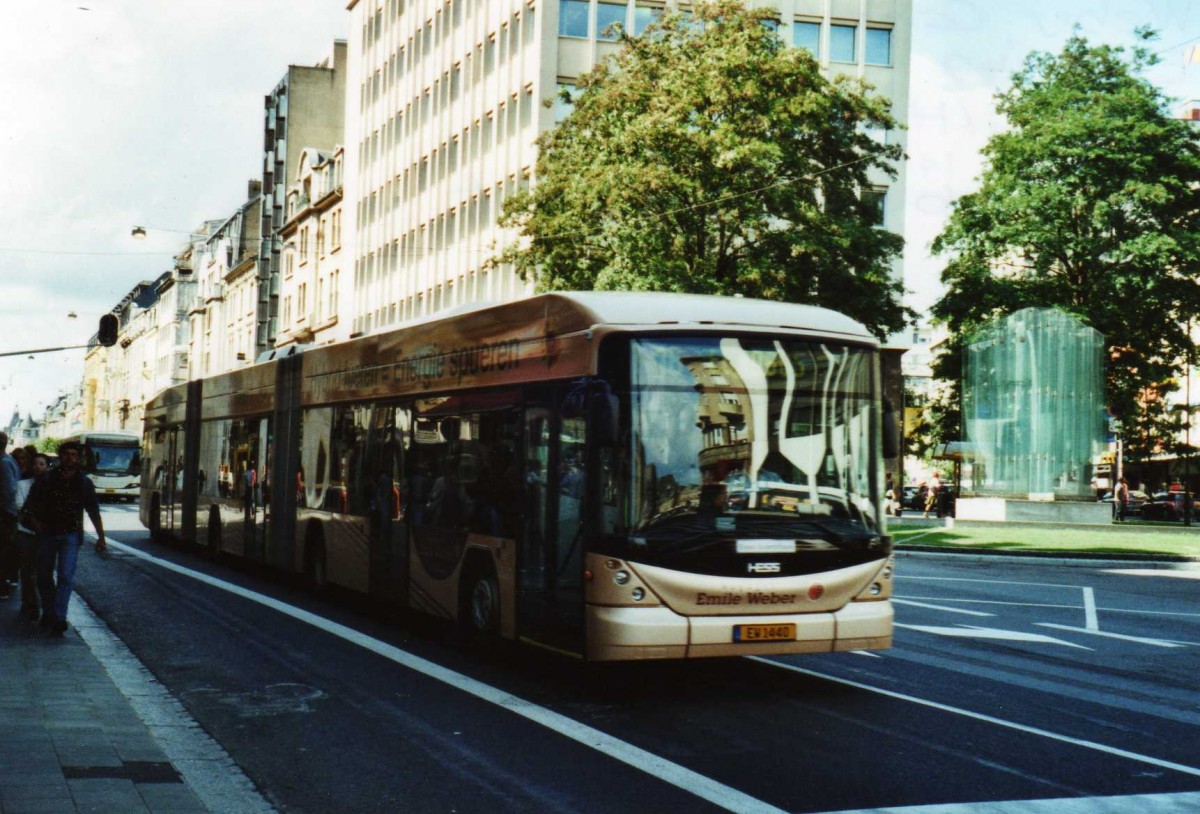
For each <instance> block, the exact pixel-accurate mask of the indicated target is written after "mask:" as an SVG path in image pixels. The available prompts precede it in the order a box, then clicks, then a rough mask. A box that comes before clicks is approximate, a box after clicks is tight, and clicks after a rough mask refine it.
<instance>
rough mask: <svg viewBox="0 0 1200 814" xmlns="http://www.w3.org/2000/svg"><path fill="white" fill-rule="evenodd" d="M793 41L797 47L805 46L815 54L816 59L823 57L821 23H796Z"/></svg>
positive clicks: (793, 26)
mask: <svg viewBox="0 0 1200 814" xmlns="http://www.w3.org/2000/svg"><path fill="white" fill-rule="evenodd" d="M792 43H793V44H794V45H795V46H796V47H797V48H803V49H804V50H806V51H808V52H809V53H810V54H812V55H813V58H814V59H820V58H821V24H820V23H794V24H793V25H792Z"/></svg>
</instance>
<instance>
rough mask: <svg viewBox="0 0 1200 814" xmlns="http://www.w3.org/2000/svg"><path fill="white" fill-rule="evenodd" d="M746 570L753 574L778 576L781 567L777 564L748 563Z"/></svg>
mask: <svg viewBox="0 0 1200 814" xmlns="http://www.w3.org/2000/svg"><path fill="white" fill-rule="evenodd" d="M746 570H747V571H748V572H750V573H751V574H778V573H779V571H780V566H779V563H777V562H748V563H746Z"/></svg>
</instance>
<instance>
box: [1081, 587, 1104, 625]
mask: <svg viewBox="0 0 1200 814" xmlns="http://www.w3.org/2000/svg"><path fill="white" fill-rule="evenodd" d="M1083 618H1084V627H1086V628H1087V629H1088V630H1099V629H1100V619H1099V617H1097V616H1096V592H1095V591H1093V590H1092V589H1091V588H1084V589H1083Z"/></svg>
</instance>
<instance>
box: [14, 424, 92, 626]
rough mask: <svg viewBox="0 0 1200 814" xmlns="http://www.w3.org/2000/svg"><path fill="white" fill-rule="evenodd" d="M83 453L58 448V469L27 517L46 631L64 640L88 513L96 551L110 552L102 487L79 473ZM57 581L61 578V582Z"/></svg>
mask: <svg viewBox="0 0 1200 814" xmlns="http://www.w3.org/2000/svg"><path fill="white" fill-rule="evenodd" d="M81 453H82V449H81V448H80V445H79V444H78V443H77V442H75V441H66V442H64V443H63V444H62V446H60V447H59V448H58V468H57V469H55V470H54V471H53V472H48V473H46V474H45V475H43V476H42V477H40V478H38V479H37V480H36V481H34V483H33V486H31V487H30V489H29V498H28V499H27V500H26V501H25V511H24V515H25V517H26V518H27V519H28V525H29V527H30V528H31V529H33V531H34V532H35V533H36V534H37V540H38V553H37V580H38V593H39V594H40V595H41V600H42V618H41V620H40V622H39V623H38V624H39V625H40V626H41V627H43V628H45V629H48V630H50V631H52V632H53V633H54V634H55V635H58V636H61V635H62V634H63V633H65V632H66V630H67V604H68V603H69V602H70V601H71V589H72V586H73V585H74V582H75V566H76V565H77V564H78V561H79V549H80V547H81V546H82V545H83V514H84V512H87V516H88V517H89V518H91V521H92V527H93V528H95V530H96V537H97V540H96V553H97V554H101V555H103V554H104V553H105V552H106V551H107V550H108V544H107V542H106V541H105V539H104V524H103V523H102V522H101V520H100V504H99V502H98V501H97V500H96V487H95V486H94V485H93V484H92V481H91V479H90V478H88V477H87V476H86V475H84V474H83V473H82V472H80V471H79V458H80V454H81ZM56 577H57V579H56Z"/></svg>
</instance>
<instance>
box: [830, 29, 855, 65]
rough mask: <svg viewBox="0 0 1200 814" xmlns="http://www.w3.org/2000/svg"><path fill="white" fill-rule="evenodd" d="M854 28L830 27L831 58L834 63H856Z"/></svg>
mask: <svg viewBox="0 0 1200 814" xmlns="http://www.w3.org/2000/svg"><path fill="white" fill-rule="evenodd" d="M854 32H855V29H854V26H852V25H831V26H829V58H830V59H831V60H832V61H834V62H854V61H855V59H854Z"/></svg>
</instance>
